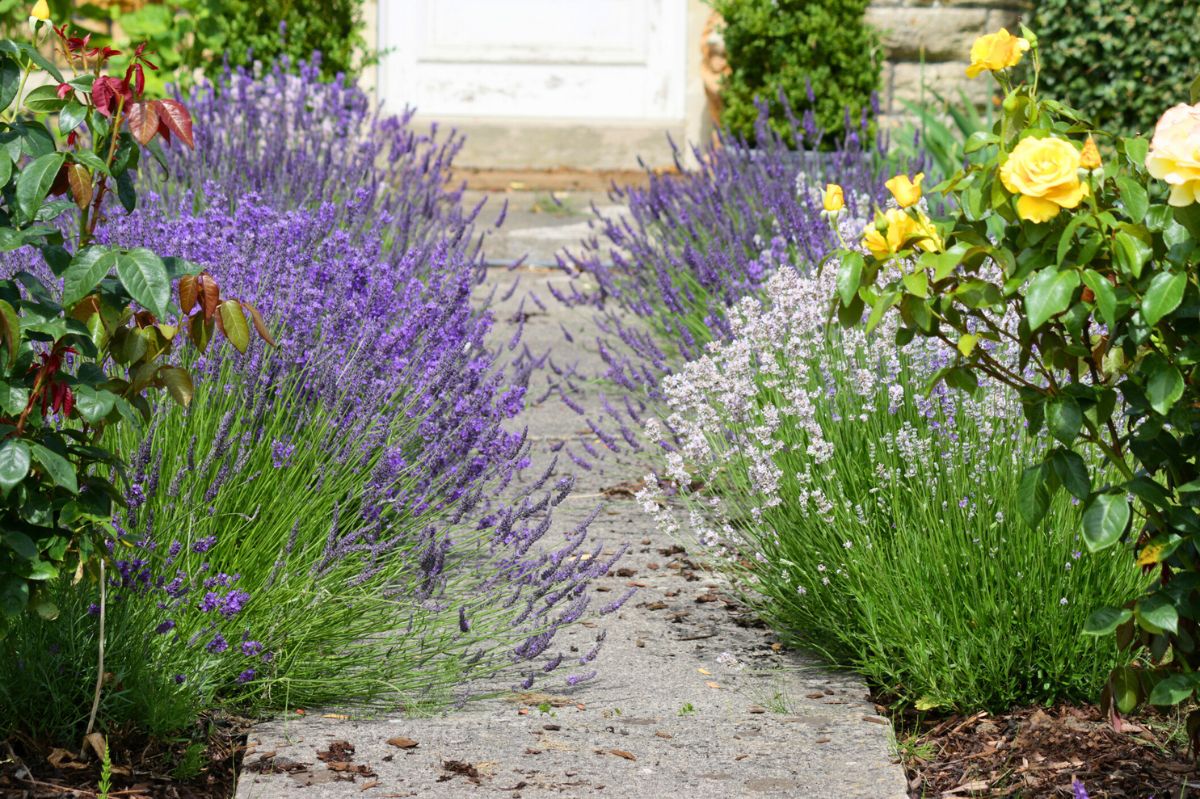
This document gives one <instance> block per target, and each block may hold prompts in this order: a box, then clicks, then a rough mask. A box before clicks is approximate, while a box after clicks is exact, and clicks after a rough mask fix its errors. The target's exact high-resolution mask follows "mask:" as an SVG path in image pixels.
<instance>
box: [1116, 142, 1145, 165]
mask: <svg viewBox="0 0 1200 799" xmlns="http://www.w3.org/2000/svg"><path fill="white" fill-rule="evenodd" d="M1121 143H1122V144H1124V145H1125V157H1126V158H1128V159H1129V163H1130V164H1132V165H1133V166H1136V167H1137V168H1138V169H1144V168H1145V165H1146V155H1147V154H1148V153H1149V152H1150V142H1148V141H1146V140H1145V139H1143V138H1141V137H1140V136H1139V137H1138V138H1136V139H1122V140H1121Z"/></svg>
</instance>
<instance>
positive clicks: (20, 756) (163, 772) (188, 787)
mask: <svg viewBox="0 0 1200 799" xmlns="http://www.w3.org/2000/svg"><path fill="white" fill-rule="evenodd" d="M248 728H249V721H248V720H247V719H240V718H235V717H228V716H223V717H214V718H209V719H205V720H203V721H202V722H201V724H200V729H201V730H204V731H205V734H206V735H207V747H206V750H205V752H204V753H203V755H202V756H200V757H199V758H198V759H194V764H195V767H196V773H194V774H192V775H191V776H189V777H188V778H187V779H179V775H178V773H177V769H178V768H179V765H180V763H183V762H185V761H186V760H187V751H186V750H187V748H188V747H187V745H186V744H177V745H163V744H153V743H150V744H143V745H141V746H129V747H128V748H126V747H125V746H123V745H122V744H121V743H118V742H117V741H116V740H115V739H113V742H112V763H113V772H112V791H111V793H110V794H109V795H110V796H111V797H112V799H118V797H119V799H218V797H220V799H227V797H229V796H232V795H233V791H234V786H235V780H236V776H237V773H238V770H239V769H240V767H241V762H242V754H243V752H244V751H245V748H246V730H247V729H248ZM173 772H175V773H173ZM99 781H100V763H99V758H97V757H96V755H95V753H94V752H93V751H91V750H90V749H88V750H87V751H85V752H83V753H82V754H81V752H80V751H79V750H75V751H68V750H65V749H49V750H46V749H42V748H39V747H37V746H36V745H34V744H32V743H31V742H29V741H24V740H20V739H10V740H8V741H0V797H4V799H50V798H51V797H53V799H91V797H95V796H96V788H97V786H98V784H99Z"/></svg>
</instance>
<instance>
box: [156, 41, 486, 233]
mask: <svg viewBox="0 0 1200 799" xmlns="http://www.w3.org/2000/svg"><path fill="white" fill-rule="evenodd" d="M186 99H187V102H188V103H189V107H190V108H191V109H192V112H193V114H194V115H195V117H196V118H197V120H198V124H197V127H196V133H195V135H196V142H197V146H196V152H195V153H194V154H192V155H188V156H183V157H180V156H179V155H178V154H177V153H168V154H166V159H167V160H166V163H167V167H168V168H167V170H165V171H161V172H155V173H153V174H151V175H148V176H147V180H148V186H149V188H151V189H153V190H154V191H155V192H156V193H157V194H158V195H159V196H160V197H161V198H162V202H163V207H164V210H166V211H168V212H169V213H170V212H172V209H173V208H174V207H175V206H177V205H178V203H179V201H180V198H181V197H184V196H186V197H189V198H190V199H191V200H192V201H193V202H194V203H195V204H196V206H197V208H199V207H201V206H203V205H205V204H208V203H220V204H222V205H224V206H226V207H229V208H231V207H232V206H233V204H235V203H237V202H238V201H239V200H241V199H242V198H244V197H247V196H255V197H258V198H269V201H270V203H271V205H272V206H274V207H276V208H280V209H292V208H301V207H310V208H312V207H316V206H319V205H321V204H323V203H334V204H335V206H336V207H337V208H338V209H339V215H338V218H337V223H338V224H339V225H343V226H353V227H354V231H353V232H363V231H365V230H371V229H374V230H377V231H383V232H384V242H385V243H386V244H387V245H388V246H394V247H396V248H398V249H401V250H402V249H404V248H406V247H409V246H413V245H417V244H421V243H427V242H430V241H435V240H443V241H447V242H453V243H456V244H461V245H464V246H466V245H470V244H471V243H472V241H471V239H472V237H471V235H470V228H469V224H470V221H471V219H472V218H473V215H474V214H473V209H470V210H469V209H466V208H464V206H463V204H462V187H461V186H457V187H454V186H452V185H451V180H452V175H451V165H452V163H453V159H454V157H455V156H456V155H457V153H458V151H459V150H460V149H461V148H462V144H463V139H462V137H461V136H459V135H456V134H454V133H453V132H451V133H450V134H448V135H445V136H443V135H441V133H440V131H439V129H438V127H437V126H436V125H435V126H433V127H432V128H431V129H430V130H429V131H427V132H426V131H421V130H418V129H417V128H416V127H415V126H414V125H413V124H412V115H413V113H414V109H407V110H406V111H405V112H404V113H403V114H401V115H400V116H390V115H386V114H383V113H382V112H381V111H380V109H379V107H378V106H377V105H376V104H374V103H373V102H372V101H371V99H370V97H369V96H368V95H367V94H365V93H364V92H363V91H362V90H361V89H359V88H358V87H357V86H356V85H353V84H346V83H342V82H333V83H323V82H321V81H320V71H319V64H317V63H314V62H311V61H310V62H302V63H300V64H299V65H298V71H297V72H295V73H293V72H290V71H289V64H288V63H287V62H286V61H284V62H281V63H278V64H276V65H274V66H273V67H270V68H267V69H263V68H262V67H256V68H254V69H246V68H242V67H239V68H237V69H230V68H226V70H225V71H224V72H222V73H220V74H218V75H216V76H215V77H214V78H213V79H211V80H208V79H206V80H204V81H202V82H200V83H199V84H198V85H196V86H195V87H193V88H192V89H191V91H190V92H189V95H188V97H187V98H186Z"/></svg>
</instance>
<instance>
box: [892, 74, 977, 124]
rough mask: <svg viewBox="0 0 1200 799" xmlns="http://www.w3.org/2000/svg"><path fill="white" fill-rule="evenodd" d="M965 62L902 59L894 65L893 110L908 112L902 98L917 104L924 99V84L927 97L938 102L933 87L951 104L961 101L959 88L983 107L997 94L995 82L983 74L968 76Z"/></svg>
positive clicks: (971, 100)
mask: <svg viewBox="0 0 1200 799" xmlns="http://www.w3.org/2000/svg"><path fill="white" fill-rule="evenodd" d="M966 69H967V62H966V61H947V62H943V63H935V64H928V63H927V64H924V65H922V64H914V63H912V62H902V63H899V64H895V65H893V67H892V97H891V100H892V107H891V110H892V111H893V112H894V113H900V112H903V111H906V110H907V109H905V107H904V106H903V105H902V104H901V102H902V101H906V102H910V103H915V102H919V101H920V100H921V87H922V84H924V87H925V99H926V100H927V101H929V102H936V99H935V98H934V97H933V95H932V94H931V93H930V90H933V91H935V92H937V93H938V94H939V95H941V96H942V97H944V98H945V99H946V100H948V101H950V102H952V103H956V104H957V103H959V102H960V98H959V89H962V90H963V91H965V92H966V95H967V99H968V100H969V101H970V102H971V103H972V104H973V105H974V106H975V107H976V108H983V107H984V106H986V105H987V104H988V103H989V102H991V99H992V97H993V96H994V95H995V93H996V82H995V81H994V80H992V78H991V76H989V75H980V76H979V77H978V78H975V79H974V80H972V79H970V78H968V77H967V74H966Z"/></svg>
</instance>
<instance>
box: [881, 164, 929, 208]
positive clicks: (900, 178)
mask: <svg viewBox="0 0 1200 799" xmlns="http://www.w3.org/2000/svg"><path fill="white" fill-rule="evenodd" d="M924 179H925V173H924V172H918V173H917V176H916V177H915V178H913V179H912V180H909V179H908V175H896V177H894V178H892V179H891V180H889V181H888V182H887V183H884V184H883V185H884V186H887V190H888V191H890V192H891V193H892V196H893V197H895V198H896V202H898V203H900V207H901V208H908V207H909V206H910V205H916V204H917V200H919V199H921V181H922V180H924Z"/></svg>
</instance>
